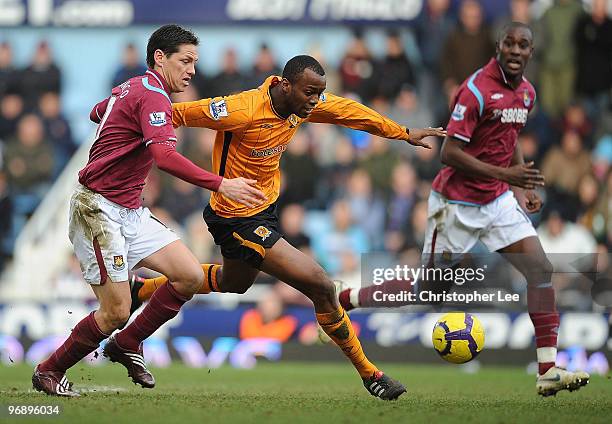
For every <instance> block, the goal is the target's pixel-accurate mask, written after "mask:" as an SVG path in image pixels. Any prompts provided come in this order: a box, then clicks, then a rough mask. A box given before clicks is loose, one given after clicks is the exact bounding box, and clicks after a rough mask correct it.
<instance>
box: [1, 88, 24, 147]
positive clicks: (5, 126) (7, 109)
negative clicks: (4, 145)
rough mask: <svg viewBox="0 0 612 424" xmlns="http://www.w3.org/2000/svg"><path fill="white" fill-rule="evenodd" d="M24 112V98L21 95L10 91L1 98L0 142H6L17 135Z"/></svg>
mask: <svg viewBox="0 0 612 424" xmlns="http://www.w3.org/2000/svg"><path fill="white" fill-rule="evenodd" d="M23 111H24V104H23V98H22V97H21V96H20V95H19V94H17V93H14V92H11V91H9V92H7V93H5V94H4V95H3V96H0V140H4V141H5V142H6V141H7V140H8V139H9V138H10V137H12V136H13V135H14V134H15V131H17V122H18V121H19V119H20V118H21V115H22V113H23Z"/></svg>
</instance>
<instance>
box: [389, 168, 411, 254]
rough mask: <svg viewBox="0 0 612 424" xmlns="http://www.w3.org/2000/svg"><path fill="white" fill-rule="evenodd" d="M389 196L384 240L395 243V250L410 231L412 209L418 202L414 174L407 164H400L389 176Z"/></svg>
mask: <svg viewBox="0 0 612 424" xmlns="http://www.w3.org/2000/svg"><path fill="white" fill-rule="evenodd" d="M391 175H392V176H391V178H392V182H391V188H392V192H391V196H390V197H389V200H388V202H387V224H386V233H387V234H386V236H385V237H386V238H387V240H389V238H390V237H391V238H393V239H394V240H400V241H401V242H400V241H396V242H395V243H394V244H395V245H396V248H398V247H400V246H402V245H403V244H404V240H405V234H406V233H407V232H409V231H410V230H411V229H410V219H411V216H412V209H413V208H414V205H415V204H416V202H417V201H418V198H417V178H416V172H415V171H414V168H413V167H412V165H411V164H410V163H408V162H400V163H398V164H397V165H396V166H395V168H393V171H392V174H391Z"/></svg>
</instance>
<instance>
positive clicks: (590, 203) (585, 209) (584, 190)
mask: <svg viewBox="0 0 612 424" xmlns="http://www.w3.org/2000/svg"><path fill="white" fill-rule="evenodd" d="M598 198H599V183H598V182H597V179H596V178H595V176H594V175H593V174H586V175H584V176H583V177H582V178H581V179H580V181H579V183H578V200H579V202H580V203H579V209H578V223H579V224H580V225H582V226H583V227H584V228H586V229H588V230H589V231H591V232H592V233H594V231H593V225H594V220H595V213H596V212H595V208H596V206H597V200H598Z"/></svg>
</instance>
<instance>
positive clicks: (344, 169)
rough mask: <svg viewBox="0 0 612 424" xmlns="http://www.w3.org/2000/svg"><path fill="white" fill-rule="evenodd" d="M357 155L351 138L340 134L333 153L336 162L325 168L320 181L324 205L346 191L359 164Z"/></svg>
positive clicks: (321, 201) (321, 200) (320, 198)
mask: <svg viewBox="0 0 612 424" xmlns="http://www.w3.org/2000/svg"><path fill="white" fill-rule="evenodd" d="M294 141H295V140H294ZM356 156H357V154H356V151H355V148H354V147H353V144H352V143H351V141H350V140H349V138H348V137H346V136H344V135H338V137H337V139H336V144H335V150H334V154H333V157H334V158H335V162H333V163H332V164H331V165H329V166H327V167H326V168H325V170H324V173H323V174H324V177H323V178H322V179H320V180H319V181H318V183H319V187H318V189H319V193H318V197H319V199H318V200H319V203H320V204H322V205H324V207H327V205H328V203H329V202H331V201H332V200H333V199H334V198H337V197H338V196H339V195H340V193H343V192H344V190H345V187H346V184H347V182H348V179H349V177H350V175H351V173H352V172H353V169H355V167H356V165H357V157H356ZM284 159H285V158H283V160H284Z"/></svg>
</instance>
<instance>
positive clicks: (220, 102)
mask: <svg viewBox="0 0 612 424" xmlns="http://www.w3.org/2000/svg"><path fill="white" fill-rule="evenodd" d="M248 100H249V99H248V94H247V93H246V92H242V93H238V94H234V95H231V96H225V97H215V98H208V99H201V100H196V101H194V102H182V103H173V104H172V125H173V126H174V128H177V127H181V126H185V127H204V128H210V129H212V130H216V131H235V130H237V129H239V128H242V127H244V126H246V125H247V124H249V123H250V122H251V114H252V112H251V109H250V107H251V103H252V102H250V101H248Z"/></svg>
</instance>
